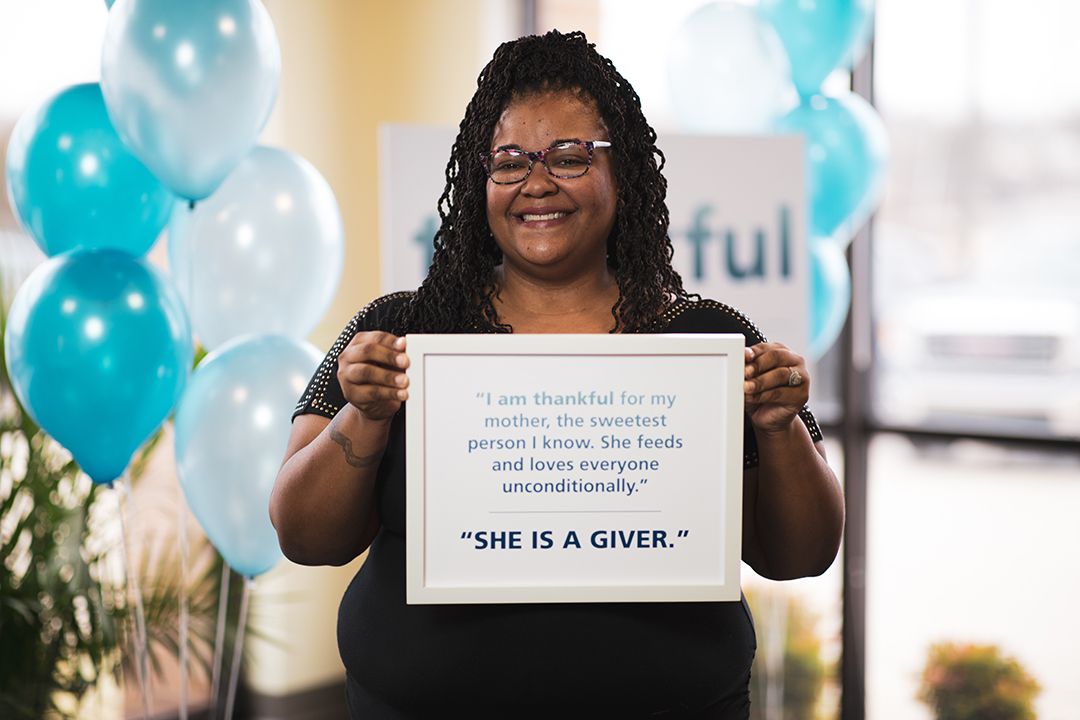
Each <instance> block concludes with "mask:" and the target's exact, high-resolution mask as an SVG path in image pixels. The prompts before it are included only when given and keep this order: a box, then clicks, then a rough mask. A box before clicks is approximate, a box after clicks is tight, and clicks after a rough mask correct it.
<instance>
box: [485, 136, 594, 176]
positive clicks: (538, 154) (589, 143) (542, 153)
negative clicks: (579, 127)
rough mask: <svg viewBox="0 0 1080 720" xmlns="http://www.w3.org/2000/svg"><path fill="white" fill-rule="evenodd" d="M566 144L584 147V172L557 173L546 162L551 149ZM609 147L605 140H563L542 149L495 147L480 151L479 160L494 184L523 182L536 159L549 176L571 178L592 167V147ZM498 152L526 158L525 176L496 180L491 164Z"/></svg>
mask: <svg viewBox="0 0 1080 720" xmlns="http://www.w3.org/2000/svg"><path fill="white" fill-rule="evenodd" d="M567 145H581V146H582V147H584V148H585V151H586V152H587V153H588V155H589V164H588V165H586V166H585V172H583V173H581V174H580V175H557V174H555V172H554V171H553V170H552V169H551V168H550V167H549V166H548V164H547V154H548V153H549V152H551V151H552V150H558V149H561V148H564V147H566V146H567ZM609 147H611V143H610V142H608V141H607V140H563V141H561V142H557V143H554V144H552V145H550V146H548V147H546V148H544V149H543V150H536V151H533V152H530V151H528V150H522V149H521V148H515V147H501V148H496V149H494V150H491V151H490V152H485V153H480V160H481V162H482V163H483V164H484V171H485V172H486V173H487V176H488V179H490V180H491V182H493V183H495V184H496V185H517V184H518V183H520V182H525V181H526V180H528V179H529V176H530V175H532V171H533V166H534V165H535V164H536V163H537V162H538V161H539V162H540V164H541V165H543V166H544V169H545V170H547V172H548V175H550V176H551V177H553V178H558V179H559V180H573V179H575V178H579V177H584V176H585V175H587V174H588V172H589V168H591V167H592V161H593V150H594V149H596V148H609ZM499 152H514V153H518V154H519V155H522V156H523V157H526V158H528V160H529V169H528V170H526V171H525V176H524V177H522V178H521V179H520V180H496V179H495V178H494V177H492V176H491V166H492V163H493V162H494V160H495V153H499Z"/></svg>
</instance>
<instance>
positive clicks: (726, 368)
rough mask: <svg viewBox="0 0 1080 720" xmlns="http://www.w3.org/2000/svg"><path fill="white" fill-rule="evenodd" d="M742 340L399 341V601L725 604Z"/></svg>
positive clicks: (732, 577) (735, 559)
mask: <svg viewBox="0 0 1080 720" xmlns="http://www.w3.org/2000/svg"><path fill="white" fill-rule="evenodd" d="M742 352H743V336H742V335H665V336H655V335H652V336H650V335H411V336H409V356H410V359H411V360H412V364H411V365H410V368H409V371H408V373H409V378H410V385H409V389H410V398H409V407H408V415H407V426H406V433H407V443H406V447H407V450H406V452H407V457H406V467H407V468H408V470H407V513H406V516H407V537H408V546H407V562H406V577H407V584H406V587H407V600H408V602H409V603H500V602H620V601H657V602H659V601H702V600H729V601H730V600H737V599H738V598H739V596H740V590H739V568H740V565H739V561H740V555H741V519H742V456H743V449H742V431H743V397H742V380H743V372H742V369H743V355H742Z"/></svg>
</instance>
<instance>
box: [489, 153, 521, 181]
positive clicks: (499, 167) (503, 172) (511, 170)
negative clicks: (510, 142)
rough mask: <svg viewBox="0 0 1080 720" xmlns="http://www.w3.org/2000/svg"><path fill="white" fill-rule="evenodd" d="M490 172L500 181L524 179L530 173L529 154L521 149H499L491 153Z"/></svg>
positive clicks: (492, 176) (492, 177) (493, 177)
mask: <svg viewBox="0 0 1080 720" xmlns="http://www.w3.org/2000/svg"><path fill="white" fill-rule="evenodd" d="M488 172H489V174H490V175H491V179H492V180H494V181H495V182H498V183H510V182H517V181H519V180H524V179H525V176H526V175H528V174H529V156H528V155H526V154H525V153H523V152H521V151H520V150H498V151H496V152H494V153H492V154H491V166H490V168H489V169H488Z"/></svg>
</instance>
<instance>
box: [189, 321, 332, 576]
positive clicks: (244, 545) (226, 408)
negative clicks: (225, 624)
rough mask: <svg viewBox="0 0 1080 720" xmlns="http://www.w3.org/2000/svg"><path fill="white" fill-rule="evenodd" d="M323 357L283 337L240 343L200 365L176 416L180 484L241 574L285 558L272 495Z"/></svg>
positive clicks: (238, 340) (248, 338)
mask: <svg viewBox="0 0 1080 720" xmlns="http://www.w3.org/2000/svg"><path fill="white" fill-rule="evenodd" d="M321 360H322V355H321V353H319V352H318V351H317V350H316V349H315V348H313V347H312V346H311V345H309V344H308V343H306V342H304V341H302V340H292V339H290V338H286V337H283V336H280V335H249V336H246V337H240V338H236V339H234V340H233V341H231V342H229V343H227V344H226V345H224V346H222V347H221V348H219V349H217V350H215V351H213V352H212V353H210V354H209V355H207V356H206V358H204V359H203V361H202V362H201V363H199V367H198V368H197V369H196V371H195V373H194V374H193V375H192V377H191V382H190V383H189V385H188V388H187V390H185V391H184V396H183V398H181V400H180V405H179V406H178V407H177V410H176V418H175V436H174V439H175V447H176V465H177V472H178V475H179V480H180V486H181V487H182V488H183V490H184V496H185V497H186V498H187V502H188V505H189V507H190V508H191V511H192V513H194V515H195V517H196V519H197V520H198V521H199V524H200V525H201V526H202V528H203V530H204V531H205V532H206V536H207V537H208V538H209V539H210V542H212V543H213V544H214V547H216V548H217V549H218V551H219V552H220V553H221V555H222V557H223V558H225V561H226V562H227V563H229V565H230V566H232V568H233V569H234V570H236V571H237V572H238V573H240V574H241V575H244V576H246V577H255V576H256V575H261V574H262V573H264V572H266V571H267V570H269V569H270V568H272V567H273V566H274V565H275V564H276V563H277V561H278V560H279V559H281V550H280V549H279V546H278V540H277V533H276V532H275V531H274V528H273V525H271V523H270V514H269V506H270V492H271V490H273V487H274V479H275V478H276V477H277V472H278V469H279V468H280V467H281V459H282V458H283V457H284V456H285V449H286V447H287V445H288V441H289V431H290V429H291V426H290V421H291V417H292V412H293V409H294V407H295V405H296V398H298V397H300V395H302V394H303V391H304V388H305V386H306V385H307V382H308V380H309V379H310V377H311V376H312V374H313V373H314V372H315V369H316V368H317V367H318V365H319V363H320V361H321Z"/></svg>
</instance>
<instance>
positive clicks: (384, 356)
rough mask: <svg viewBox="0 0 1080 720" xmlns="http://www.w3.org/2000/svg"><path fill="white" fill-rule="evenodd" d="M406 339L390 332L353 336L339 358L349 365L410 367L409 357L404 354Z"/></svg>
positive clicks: (363, 333)
mask: <svg viewBox="0 0 1080 720" xmlns="http://www.w3.org/2000/svg"><path fill="white" fill-rule="evenodd" d="M404 349H405V338H403V337H397V336H396V335H391V334H390V333H388V332H381V331H375V332H360V333H356V335H354V336H353V339H352V340H350V341H349V344H348V345H347V346H346V347H345V349H344V350H342V351H341V355H340V356H339V357H338V362H339V364H340V363H341V362H342V361H345V362H348V363H360V362H363V363H375V364H377V365H382V366H384V367H387V368H400V369H405V368H407V367H409V357H408V355H406V354H405V353H404V352H402V351H403V350H404Z"/></svg>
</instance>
